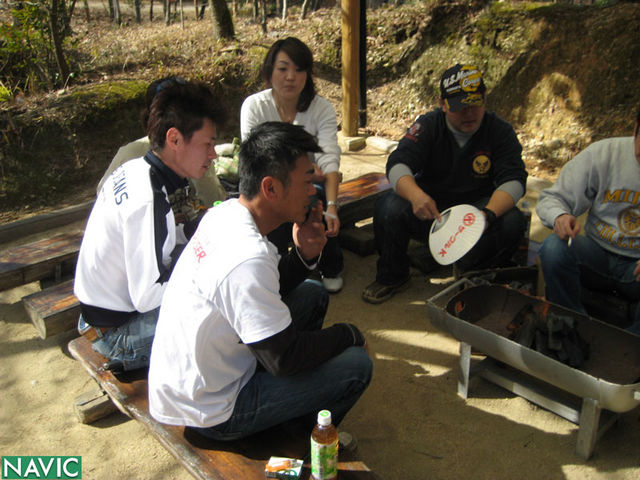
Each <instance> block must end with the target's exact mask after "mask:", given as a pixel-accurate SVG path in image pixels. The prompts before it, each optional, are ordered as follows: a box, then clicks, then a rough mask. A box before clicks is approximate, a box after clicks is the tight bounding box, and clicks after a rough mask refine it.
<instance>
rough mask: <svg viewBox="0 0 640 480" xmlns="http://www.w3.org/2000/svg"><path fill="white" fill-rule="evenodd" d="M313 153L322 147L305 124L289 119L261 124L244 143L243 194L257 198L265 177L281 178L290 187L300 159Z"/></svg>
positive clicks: (241, 156)
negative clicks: (296, 123) (297, 123)
mask: <svg viewBox="0 0 640 480" xmlns="http://www.w3.org/2000/svg"><path fill="white" fill-rule="evenodd" d="M309 152H322V149H321V148H320V147H319V146H318V144H317V143H316V141H315V139H314V138H313V136H312V135H311V134H310V133H308V132H307V131H306V130H305V129H304V127H302V126H300V125H292V124H290V123H285V122H265V123H261V124H260V125H258V126H257V127H255V128H254V129H253V130H251V133H250V134H249V136H248V137H247V138H246V139H245V141H244V142H242V143H241V144H240V152H239V153H238V157H239V161H238V174H239V176H240V185H239V191H240V194H241V195H243V196H245V197H247V198H248V199H252V198H253V197H255V196H256V195H257V194H258V193H259V192H260V184H261V183H262V179H263V178H265V177H274V178H277V179H278V180H279V181H280V182H281V183H282V185H284V187H285V188H287V187H288V186H289V182H290V172H291V171H292V170H293V169H295V168H296V162H297V160H298V158H300V157H301V156H303V155H308V154H309Z"/></svg>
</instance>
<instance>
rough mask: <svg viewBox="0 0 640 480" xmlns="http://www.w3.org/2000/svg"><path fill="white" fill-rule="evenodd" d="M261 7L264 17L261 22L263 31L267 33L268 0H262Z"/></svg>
mask: <svg viewBox="0 0 640 480" xmlns="http://www.w3.org/2000/svg"><path fill="white" fill-rule="evenodd" d="M260 9H261V10H262V19H261V22H260V26H261V27H262V33H267V0H260Z"/></svg>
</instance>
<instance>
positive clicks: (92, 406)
mask: <svg viewBox="0 0 640 480" xmlns="http://www.w3.org/2000/svg"><path fill="white" fill-rule="evenodd" d="M74 410H75V412H76V417H77V418H78V421H79V422H80V423H84V424H89V423H93V422H95V421H97V420H100V419H101V418H104V417H107V416H109V415H111V414H112V413H113V412H116V411H118V407H116V406H115V404H114V403H113V402H112V401H111V399H110V398H109V395H107V394H106V393H105V392H104V390H102V389H100V388H96V389H95V390H91V391H90V392H85V393H83V394H82V395H80V396H78V397H77V398H76V401H75V404H74Z"/></svg>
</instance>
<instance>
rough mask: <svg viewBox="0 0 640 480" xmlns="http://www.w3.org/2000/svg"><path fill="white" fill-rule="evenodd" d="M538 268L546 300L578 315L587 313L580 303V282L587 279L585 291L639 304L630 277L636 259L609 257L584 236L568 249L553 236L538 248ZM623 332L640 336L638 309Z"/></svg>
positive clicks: (638, 287) (639, 286) (638, 286)
mask: <svg viewBox="0 0 640 480" xmlns="http://www.w3.org/2000/svg"><path fill="white" fill-rule="evenodd" d="M539 255H540V264H541V266H542V273H543V275H544V283H545V289H546V297H547V299H548V300H549V301H550V302H554V303H557V304H558V305H562V306H564V307H567V308H570V309H571V310H575V311H577V312H580V313H585V314H586V313H587V311H586V310H585V308H584V305H582V303H581V302H580V294H581V289H582V282H581V279H583V280H584V279H585V278H589V279H590V281H591V283H593V285H589V287H591V288H594V289H597V290H599V291H601V292H614V291H615V292H617V293H618V294H620V295H621V296H622V297H623V298H625V299H626V300H628V301H631V302H637V301H638V300H640V282H637V281H636V278H635V275H634V274H633V271H634V269H635V268H636V265H637V259H635V258H630V257H623V256H622V255H617V254H615V253H611V252H609V251H607V250H605V249H604V248H602V247H601V246H600V245H598V244H597V243H596V242H595V241H593V240H592V239H591V238H589V237H587V236H585V235H578V236H577V237H576V238H575V239H574V240H573V241H572V242H571V247H569V246H568V243H567V241H566V240H560V238H559V237H558V236H557V235H556V234H555V233H553V234H551V235H549V236H548V237H547V238H546V239H545V240H544V242H543V243H542V247H540V253H539ZM627 330H629V331H631V332H633V333H635V334H636V335H640V308H638V306H636V311H635V317H634V320H633V323H632V325H631V326H629V327H628V328H627Z"/></svg>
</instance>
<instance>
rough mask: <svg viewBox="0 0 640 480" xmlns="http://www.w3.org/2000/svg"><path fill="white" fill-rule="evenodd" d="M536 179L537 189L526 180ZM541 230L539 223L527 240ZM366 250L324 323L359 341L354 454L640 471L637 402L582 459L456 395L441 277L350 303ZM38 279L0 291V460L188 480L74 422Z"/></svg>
mask: <svg viewBox="0 0 640 480" xmlns="http://www.w3.org/2000/svg"><path fill="white" fill-rule="evenodd" d="M383 165H384V156H382V155H376V154H374V153H369V152H363V153H361V154H360V155H358V156H349V155H346V156H345V158H344V160H343V171H344V173H345V177H346V178H351V177H353V176H356V175H358V174H360V173H365V172H367V171H382V170H383ZM536 185H537V184H536ZM535 235H544V232H543V231H542V230H540V229H539V227H538V225H537V224H536V222H535V217H534V224H533V227H532V236H535ZM375 261H376V256H375V255H371V256H368V257H360V256H357V255H356V254H353V253H351V252H349V251H345V263H346V267H345V272H344V277H345V282H346V283H345V287H344V289H343V291H342V292H341V293H339V294H337V295H334V296H333V297H332V302H331V306H330V310H329V314H328V318H327V321H328V322H329V323H330V322H338V321H344V320H348V321H350V322H353V323H355V324H357V325H358V326H359V327H360V328H361V329H362V330H363V332H365V335H366V336H367V338H368V341H369V344H370V348H371V355H372V357H373V359H374V364H375V367H374V379H373V382H372V384H371V386H370V388H369V389H368V390H367V392H366V393H365V394H364V396H363V397H362V399H361V400H360V402H359V403H358V404H357V405H356V407H355V408H354V409H353V410H352V411H351V412H350V413H349V415H348V416H347V417H346V419H345V421H344V423H343V424H342V428H343V429H345V430H348V431H350V432H352V433H353V434H355V435H356V436H357V438H358V444H359V447H358V448H359V453H360V456H361V458H362V460H363V461H364V462H365V463H366V464H367V465H369V467H370V468H372V469H373V470H375V471H376V472H377V473H378V474H379V475H380V476H381V477H382V478H384V479H392V480H394V479H404V480H412V479H415V480H417V479H460V478H474V479H508V478H522V479H541V478H544V479H555V478H568V479H585V478H587V479H600V478H602V479H604V478H607V479H611V478H613V479H632V478H633V479H638V478H640V410H639V409H635V410H633V411H631V412H627V413H624V414H622V415H621V416H620V418H619V421H618V422H617V424H616V425H615V426H614V427H613V428H611V429H610V430H608V431H607V432H606V433H605V434H604V435H603V437H602V438H601V439H600V440H599V441H598V443H597V444H596V450H595V454H594V456H593V457H592V458H591V460H589V461H583V460H582V459H580V458H579V457H577V456H576V455H575V454H574V449H575V445H576V438H577V432H578V427H577V426H576V425H574V424H572V423H570V422H568V421H566V420H564V419H562V418H561V417H559V416H557V415H555V414H553V413H550V412H548V411H546V410H543V409H541V408H538V407H536V406H535V405H533V404H531V403H529V402H528V401H526V400H524V399H522V398H520V397H517V396H515V395H513V394H510V393H508V392H507V391H505V390H503V389H501V388H499V387H497V386H494V385H492V384H490V383H488V382H486V381H482V380H481V381H479V382H478V383H477V384H476V385H475V386H474V387H473V388H472V390H471V393H470V397H469V398H468V399H467V400H464V399H462V398H460V397H459V396H458V395H457V394H456V391H457V375H458V342H457V341H455V340H454V339H452V338H451V337H450V336H449V335H447V334H445V333H443V332H441V331H438V330H437V329H435V328H434V327H433V326H432V325H431V323H430V321H429V318H428V317H427V313H426V306H425V304H426V300H427V299H428V298H430V297H431V296H433V295H434V294H436V293H437V292H438V291H439V290H440V289H441V288H442V287H443V285H446V284H447V283H448V282H450V281H451V271H450V269H448V268H442V269H441V271H438V272H436V273H435V275H433V276H432V277H431V278H426V277H425V276H424V275H422V274H421V273H419V272H417V271H413V272H412V280H411V283H410V287H409V288H408V289H407V290H406V291H404V292H402V293H400V294H398V295H396V296H395V297H394V298H393V299H391V300H390V301H388V302H386V303H384V304H382V305H378V306H374V305H369V304H366V303H364V302H363V301H362V300H361V298H360V293H361V291H362V289H363V288H364V287H365V286H366V285H367V284H368V283H369V282H370V281H372V280H373V278H374V276H375ZM38 289H39V285H38V284H37V283H34V284H30V285H27V286H24V287H21V288H17V289H14V290H10V291H6V292H0V359H1V360H0V361H1V364H0V365H1V366H0V392H1V393H0V421H1V424H2V428H1V429H0V454H1V455H81V456H82V462H83V478H85V479H105V480H107V479H109V480H112V479H124V478H127V479H152V478H153V479H158V478H162V479H164V478H171V479H174V478H175V479H187V478H191V477H190V475H189V474H188V473H187V472H186V470H184V469H183V468H182V467H181V466H180V465H179V464H178V463H177V462H176V461H175V460H174V459H173V457H171V456H170V454H169V453H167V452H166V451H165V450H164V448H163V447H161V446H160V444H159V443H158V442H157V441H156V440H155V439H154V438H153V437H151V436H150V435H149V434H147V433H146V432H145V430H144V428H143V427H142V426H141V425H140V424H138V422H135V421H133V420H130V419H128V418H127V417H126V416H124V415H122V414H120V413H115V414H113V415H111V416H109V417H107V418H105V419H102V420H100V421H98V422H96V423H94V424H92V425H83V424H80V423H78V421H77V420H76V417H75V415H74V412H73V404H74V400H75V398H76V397H77V396H78V395H80V394H82V393H84V392H86V391H88V390H90V389H92V388H94V382H93V380H91V379H90V378H89V377H88V375H87V374H86V373H85V372H84V370H83V368H82V367H81V366H80V365H78V364H77V363H76V362H75V361H74V360H73V359H72V358H71V357H70V356H69V354H68V352H67V348H66V345H67V343H68V341H69V340H70V339H71V338H73V336H74V335H73V334H63V335H58V336H55V337H53V338H49V339H47V340H42V339H40V338H39V337H38V335H37V333H36V331H35V329H34V327H33V326H32V325H31V323H30V321H29V319H28V317H27V315H26V314H25V312H24V309H23V307H22V304H21V302H20V299H21V297H22V296H24V295H26V294H28V293H31V292H34V291H37V290H38Z"/></svg>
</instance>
